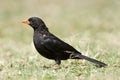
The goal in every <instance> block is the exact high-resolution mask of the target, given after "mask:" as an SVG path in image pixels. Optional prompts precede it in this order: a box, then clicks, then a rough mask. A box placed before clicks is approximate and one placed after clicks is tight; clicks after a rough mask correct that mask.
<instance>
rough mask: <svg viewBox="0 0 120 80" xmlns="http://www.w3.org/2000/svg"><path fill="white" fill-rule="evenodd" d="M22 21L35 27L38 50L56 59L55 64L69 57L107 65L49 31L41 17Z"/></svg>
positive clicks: (35, 42)
mask: <svg viewBox="0 0 120 80" xmlns="http://www.w3.org/2000/svg"><path fill="white" fill-rule="evenodd" d="M22 23H24V24H27V25H29V26H31V27H32V28H33V31H34V32H33V34H34V35H33V43H34V46H35V48H36V50H37V52H38V53H39V54H40V55H42V56H43V57H45V58H47V59H51V60H54V61H55V65H54V66H59V65H60V64H61V61H62V60H67V59H80V60H87V61H89V62H92V63H94V64H96V65H97V66H99V67H105V66H107V64H105V63H104V62H101V61H98V60H96V59H93V58H90V57H87V56H85V55H83V54H82V53H81V52H79V51H78V50H76V49H75V48H74V47H72V46H71V45H69V44H68V43H66V42H64V41H63V40H61V39H60V38H58V37H56V36H55V35H54V34H52V33H51V32H50V31H49V29H48V27H47V26H46V24H45V23H44V21H43V20H42V19H41V18H39V17H30V18H28V19H26V20H23V21H22Z"/></svg>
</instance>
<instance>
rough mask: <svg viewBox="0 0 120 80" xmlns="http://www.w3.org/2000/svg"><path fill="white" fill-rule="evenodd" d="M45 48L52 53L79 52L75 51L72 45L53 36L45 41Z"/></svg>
mask: <svg viewBox="0 0 120 80" xmlns="http://www.w3.org/2000/svg"><path fill="white" fill-rule="evenodd" d="M44 46H45V47H46V48H47V49H48V50H50V51H52V52H60V53H62V52H66V53H71V52H77V50H76V49H74V48H73V47H72V46H71V45H69V44H67V43H65V42H64V41H62V40H60V39H59V38H57V37H56V36H54V35H52V34H51V35H50V36H48V38H46V39H45V40H44Z"/></svg>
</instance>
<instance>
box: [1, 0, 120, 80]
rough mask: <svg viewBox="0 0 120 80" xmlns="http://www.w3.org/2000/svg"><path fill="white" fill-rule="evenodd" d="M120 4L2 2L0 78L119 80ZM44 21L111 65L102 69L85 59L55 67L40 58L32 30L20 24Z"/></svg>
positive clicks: (111, 0) (109, 0)
mask: <svg viewBox="0 0 120 80" xmlns="http://www.w3.org/2000/svg"><path fill="white" fill-rule="evenodd" d="M119 3H120V1H119V0H106V1H105V0H71V1H69V0H58V1H56V0H53V1H49V0H43V1H40V0H34V1H33V0H26V1H25V0H9V2H8V1H7V0H3V1H1V3H0V7H1V10H0V80H16V79H17V80H120V8H119V7H120V5H119ZM31 16H39V17H41V18H42V19H43V20H44V21H45V23H46V25H47V26H48V27H49V30H50V31H51V32H52V33H54V34H55V35H57V36H59V38H61V39H62V40H64V41H65V42H67V43H69V44H71V45H72V46H74V47H75V48H76V49H77V50H79V51H81V52H82V53H83V54H84V55H87V56H89V57H92V58H95V59H97V60H100V61H103V62H105V63H107V64H108V66H107V67H105V68H98V67H96V66H95V65H94V64H91V63H89V62H87V61H82V60H66V61H62V64H61V67H60V69H57V70H54V69H52V68H51V66H52V65H53V64H54V63H55V62H54V61H52V60H48V59H46V58H44V57H42V56H40V55H39V54H38V53H37V52H36V50H35V49H34V46H33V43H32V36H33V30H32V28H30V27H29V26H27V25H24V24H22V23H21V21H22V20H24V19H26V18H29V17H31Z"/></svg>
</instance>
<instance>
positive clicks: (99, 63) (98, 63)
mask: <svg viewBox="0 0 120 80" xmlns="http://www.w3.org/2000/svg"><path fill="white" fill-rule="evenodd" d="M76 58H77V59H78V58H79V59H85V60H87V61H90V62H92V63H95V64H97V65H98V66H99V67H105V66H107V64H105V63H103V62H101V61H98V60H95V59H92V58H90V57H87V56H84V55H77V56H76Z"/></svg>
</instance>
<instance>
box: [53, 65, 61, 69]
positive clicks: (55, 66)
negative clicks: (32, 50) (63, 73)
mask: <svg viewBox="0 0 120 80" xmlns="http://www.w3.org/2000/svg"><path fill="white" fill-rule="evenodd" d="M52 68H53V69H58V68H60V65H59V64H55V65H53V66H52Z"/></svg>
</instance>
